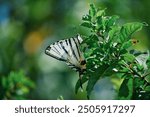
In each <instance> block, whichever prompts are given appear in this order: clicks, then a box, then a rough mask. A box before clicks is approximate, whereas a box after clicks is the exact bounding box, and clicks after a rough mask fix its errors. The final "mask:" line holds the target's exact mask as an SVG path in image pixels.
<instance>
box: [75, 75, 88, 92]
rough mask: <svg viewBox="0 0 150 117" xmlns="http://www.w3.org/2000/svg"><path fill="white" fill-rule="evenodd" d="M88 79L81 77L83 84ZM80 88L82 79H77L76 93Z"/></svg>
mask: <svg viewBox="0 0 150 117" xmlns="http://www.w3.org/2000/svg"><path fill="white" fill-rule="evenodd" d="M87 80H88V79H87V78H85V77H83V78H82V79H81V82H82V84H84V83H85V82H87ZM79 88H80V79H79V80H78V81H77V83H76V86H75V93H76V94H77V93H78V90H79Z"/></svg>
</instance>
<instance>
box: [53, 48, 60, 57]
mask: <svg viewBox="0 0 150 117" xmlns="http://www.w3.org/2000/svg"><path fill="white" fill-rule="evenodd" d="M53 48H54V49H55V50H56V51H57V53H58V54H59V55H61V53H60V52H59V51H58V50H57V48H56V47H55V46H53Z"/></svg>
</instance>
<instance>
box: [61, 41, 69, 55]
mask: <svg viewBox="0 0 150 117" xmlns="http://www.w3.org/2000/svg"><path fill="white" fill-rule="evenodd" d="M60 45H61V47H62V49H63V50H64V51H65V53H66V54H68V52H67V50H66V49H65V47H64V45H63V43H62V42H60Z"/></svg>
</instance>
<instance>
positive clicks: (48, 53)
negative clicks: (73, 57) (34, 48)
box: [45, 50, 66, 62]
mask: <svg viewBox="0 0 150 117" xmlns="http://www.w3.org/2000/svg"><path fill="white" fill-rule="evenodd" d="M45 54H47V55H49V56H51V57H53V58H55V59H57V60H60V61H65V62H66V60H65V59H62V58H59V57H56V56H55V55H53V54H51V53H50V52H49V50H46V51H45Z"/></svg>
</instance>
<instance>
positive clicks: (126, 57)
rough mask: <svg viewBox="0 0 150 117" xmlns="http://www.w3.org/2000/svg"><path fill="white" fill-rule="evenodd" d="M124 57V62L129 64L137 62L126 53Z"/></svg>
mask: <svg viewBox="0 0 150 117" xmlns="http://www.w3.org/2000/svg"><path fill="white" fill-rule="evenodd" d="M122 56H123V57H124V60H125V61H127V62H133V61H134V60H135V56H134V55H132V54H129V53H126V54H124V55H122Z"/></svg>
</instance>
